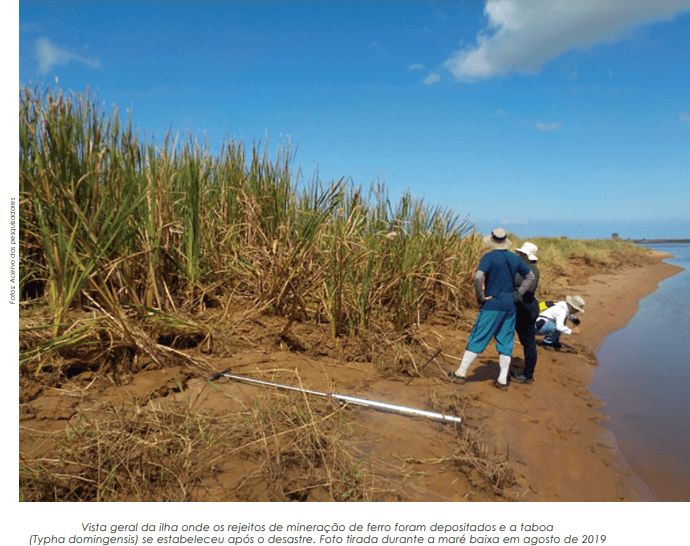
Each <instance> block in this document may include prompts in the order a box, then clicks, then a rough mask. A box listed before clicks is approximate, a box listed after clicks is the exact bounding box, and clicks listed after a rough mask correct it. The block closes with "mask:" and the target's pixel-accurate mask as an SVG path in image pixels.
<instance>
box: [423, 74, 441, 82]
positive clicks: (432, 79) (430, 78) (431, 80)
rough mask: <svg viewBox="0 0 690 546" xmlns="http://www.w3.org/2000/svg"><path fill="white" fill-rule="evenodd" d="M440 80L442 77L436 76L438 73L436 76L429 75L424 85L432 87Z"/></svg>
mask: <svg viewBox="0 0 690 546" xmlns="http://www.w3.org/2000/svg"><path fill="white" fill-rule="evenodd" d="M440 79H441V75H440V74H436V73H434V74H429V75H428V76H427V77H426V78H424V83H425V84H427V85H431V84H434V83H436V82H437V81H439V80H440Z"/></svg>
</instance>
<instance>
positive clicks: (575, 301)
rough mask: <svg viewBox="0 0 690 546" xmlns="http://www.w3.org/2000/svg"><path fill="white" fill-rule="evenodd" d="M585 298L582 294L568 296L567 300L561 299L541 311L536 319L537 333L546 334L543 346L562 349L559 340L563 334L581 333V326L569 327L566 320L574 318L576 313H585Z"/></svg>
mask: <svg viewBox="0 0 690 546" xmlns="http://www.w3.org/2000/svg"><path fill="white" fill-rule="evenodd" d="M584 306H585V300H583V299H582V298H581V297H580V296H566V297H565V301H559V302H557V303H556V304H554V305H553V306H551V307H548V308H547V309H546V310H545V311H542V312H541V313H539V316H538V317H537V321H536V325H535V326H536V330H537V331H536V335H538V336H545V337H544V341H543V342H542V344H541V345H542V347H545V348H546V349H560V348H561V346H562V345H561V343H560V341H559V339H560V337H561V335H562V334H568V335H570V334H579V333H580V328H579V327H578V326H575V327H573V328H568V326H567V325H566V323H565V322H566V320H567V319H568V318H571V319H572V318H574V316H573V315H575V314H576V313H584V312H585V310H584Z"/></svg>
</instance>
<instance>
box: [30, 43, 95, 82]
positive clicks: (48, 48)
mask: <svg viewBox="0 0 690 546" xmlns="http://www.w3.org/2000/svg"><path fill="white" fill-rule="evenodd" d="M36 59H37V60H38V71H39V73H41V74H44V75H45V74H48V72H50V71H51V70H52V69H53V67H54V66H55V65H56V64H59V65H64V64H67V63H68V62H70V61H77V62H80V63H84V64H85V65H87V66H90V67H91V68H102V67H101V62H100V61H99V60H98V59H87V58H86V57H82V56H80V55H75V54H74V53H70V52H69V51H67V50H65V49H60V48H59V47H56V46H54V45H53V44H51V43H50V41H49V40H48V38H39V39H38V40H37V41H36Z"/></svg>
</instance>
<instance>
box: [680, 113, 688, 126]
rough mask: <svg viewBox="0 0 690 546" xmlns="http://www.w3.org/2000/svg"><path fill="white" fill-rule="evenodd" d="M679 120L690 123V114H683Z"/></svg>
mask: <svg viewBox="0 0 690 546" xmlns="http://www.w3.org/2000/svg"><path fill="white" fill-rule="evenodd" d="M678 121H680V122H681V123H682V122H685V123H687V124H690V114H683V115H682V116H680V117H679V118H678Z"/></svg>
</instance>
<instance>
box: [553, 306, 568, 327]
mask: <svg viewBox="0 0 690 546" xmlns="http://www.w3.org/2000/svg"><path fill="white" fill-rule="evenodd" d="M551 309H555V310H556V317H555V318H556V330H558V331H559V332H561V333H562V334H571V333H572V330H571V329H570V328H568V327H567V326H566V324H565V320H566V319H567V318H568V311H566V310H565V309H563V308H562V307H561V306H560V305H559V306H556V305H554V306H553V307H552V308H551Z"/></svg>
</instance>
